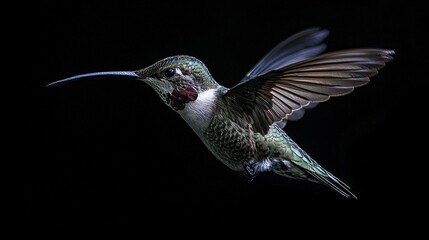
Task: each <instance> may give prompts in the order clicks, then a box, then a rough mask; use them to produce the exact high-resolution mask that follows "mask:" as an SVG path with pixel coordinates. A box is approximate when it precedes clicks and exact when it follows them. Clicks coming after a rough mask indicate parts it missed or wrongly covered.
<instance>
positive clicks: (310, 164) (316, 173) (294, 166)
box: [271, 126, 357, 198]
mask: <svg viewBox="0 0 429 240" xmlns="http://www.w3.org/2000/svg"><path fill="white" fill-rule="evenodd" d="M272 130H273V133H274V134H273V135H277V136H276V137H277V140H279V138H281V141H277V143H278V142H281V146H279V147H281V148H282V149H283V150H285V153H284V156H281V157H279V158H276V159H272V161H271V163H272V164H271V167H272V171H273V172H275V173H277V174H278V175H281V176H284V177H289V178H297V179H304V180H309V181H312V182H317V183H321V184H324V185H326V186H328V187H330V188H332V189H333V190H335V191H337V192H338V193H340V194H341V195H343V196H345V197H347V198H357V197H356V195H354V194H353V193H352V192H351V191H350V187H349V186H347V184H345V183H344V182H342V181H341V180H340V179H338V178H337V177H335V176H334V175H333V174H332V173H330V172H328V171H327V170H325V169H324V168H323V167H322V166H320V164H318V163H317V162H316V161H315V160H314V159H312V158H311V157H310V156H309V155H308V154H307V153H306V152H305V151H304V150H302V149H301V148H300V147H299V146H298V145H297V144H296V143H295V142H294V141H293V140H292V139H291V138H290V137H289V136H287V134H286V133H285V132H283V131H279V129H278V128H277V127H276V126H275V127H273V129H272ZM276 130H278V131H276ZM275 133H277V134H275ZM279 135H281V137H280V136H279Z"/></svg>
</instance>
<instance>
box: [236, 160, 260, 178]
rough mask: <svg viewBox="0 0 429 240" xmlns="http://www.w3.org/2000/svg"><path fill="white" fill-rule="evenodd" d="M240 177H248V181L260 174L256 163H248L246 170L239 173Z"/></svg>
mask: <svg viewBox="0 0 429 240" xmlns="http://www.w3.org/2000/svg"><path fill="white" fill-rule="evenodd" d="M238 174H239V176H240V177H242V178H244V179H246V180H247V181H249V182H251V181H253V179H254V178H255V177H256V175H258V171H256V169H255V168H254V163H252V164H247V165H246V166H245V167H244V170H243V171H241V172H239V173H238Z"/></svg>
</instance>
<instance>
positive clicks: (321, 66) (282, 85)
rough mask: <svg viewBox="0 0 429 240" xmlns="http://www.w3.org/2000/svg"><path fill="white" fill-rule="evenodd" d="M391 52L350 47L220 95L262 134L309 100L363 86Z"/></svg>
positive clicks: (327, 97) (310, 59) (390, 55)
mask: <svg viewBox="0 0 429 240" xmlns="http://www.w3.org/2000/svg"><path fill="white" fill-rule="evenodd" d="M393 54H394V52H393V51H392V50H386V49H351V50H345V51H337V52H331V53H326V54H322V55H320V56H316V57H311V58H308V59H305V60H301V61H298V62H295V63H292V64H289V65H285V66H283V67H281V68H278V69H276V70H271V71H269V72H266V71H262V72H265V73H264V74H262V75H258V76H256V77H254V78H250V79H246V78H245V79H246V80H245V81H241V82H240V83H239V84H238V85H236V86H235V87H233V88H231V89H230V90H229V91H228V92H226V93H225V94H224V95H223V101H224V102H225V104H226V105H227V106H228V109H229V110H230V111H231V112H232V114H231V115H232V116H234V115H236V116H243V114H244V117H246V119H247V120H251V125H252V127H253V130H254V131H256V132H260V133H263V134H265V133H267V131H268V129H269V126H270V125H271V124H273V123H275V122H277V121H280V120H282V119H287V117H288V116H290V115H291V114H292V113H294V112H295V111H298V110H300V109H302V108H303V107H305V106H308V105H309V104H310V103H312V102H323V101H326V100H328V99H329V98H330V97H334V96H342V95H345V94H348V93H350V92H352V91H353V89H354V88H355V87H359V86H362V85H365V84H366V83H368V82H369V77H372V76H375V75H376V74H377V73H378V71H377V70H378V69H380V68H382V67H383V66H385V63H386V62H388V61H389V60H391V59H393V58H392V55H393ZM267 69H269V68H267Z"/></svg>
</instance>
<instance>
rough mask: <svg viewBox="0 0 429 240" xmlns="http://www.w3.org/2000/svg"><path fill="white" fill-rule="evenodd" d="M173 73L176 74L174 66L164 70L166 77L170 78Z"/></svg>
mask: <svg viewBox="0 0 429 240" xmlns="http://www.w3.org/2000/svg"><path fill="white" fill-rule="evenodd" d="M174 74H176V69H174V68H167V69H166V70H165V71H164V76H165V77H168V78H171V77H172V76H174Z"/></svg>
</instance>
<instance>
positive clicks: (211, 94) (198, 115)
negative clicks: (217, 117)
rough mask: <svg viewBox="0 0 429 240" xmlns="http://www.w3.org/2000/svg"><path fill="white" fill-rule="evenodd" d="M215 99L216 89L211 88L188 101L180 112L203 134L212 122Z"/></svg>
mask: <svg viewBox="0 0 429 240" xmlns="http://www.w3.org/2000/svg"><path fill="white" fill-rule="evenodd" d="M215 101H216V89H209V90H207V91H205V92H202V93H200V94H198V98H197V100H195V101H193V102H189V103H187V104H186V106H185V108H184V109H183V110H182V111H179V114H180V115H181V116H182V118H183V119H184V120H185V121H186V122H187V123H188V124H189V125H190V126H191V127H192V129H194V131H195V132H196V133H197V134H201V133H202V131H203V130H204V129H206V128H207V127H208V125H209V123H210V120H211V117H212V113H213V111H214V106H215Z"/></svg>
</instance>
